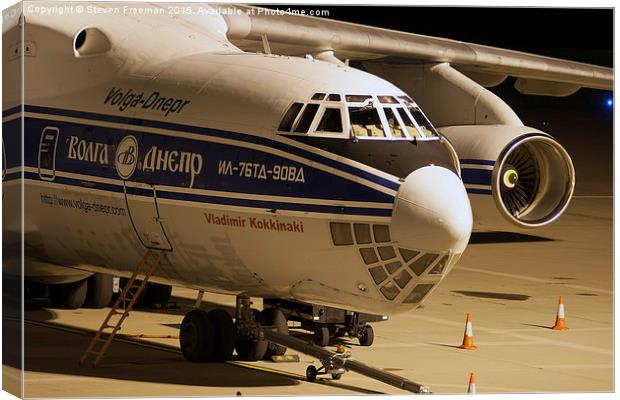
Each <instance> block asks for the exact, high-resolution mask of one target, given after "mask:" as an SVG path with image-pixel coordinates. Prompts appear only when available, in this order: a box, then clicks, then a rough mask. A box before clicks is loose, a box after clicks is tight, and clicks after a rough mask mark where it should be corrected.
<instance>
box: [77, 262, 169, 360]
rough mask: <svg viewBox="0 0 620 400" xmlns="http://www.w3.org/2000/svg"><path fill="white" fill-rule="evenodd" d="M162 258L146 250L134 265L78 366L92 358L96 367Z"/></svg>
mask: <svg viewBox="0 0 620 400" xmlns="http://www.w3.org/2000/svg"><path fill="white" fill-rule="evenodd" d="M163 257H164V252H163V251H159V250H148V251H147V252H146V254H144V256H143V257H142V259H141V260H140V262H139V263H138V264H137V265H136V267H135V269H134V271H133V274H132V275H131V278H129V281H128V282H127V284H126V285H125V287H124V288H123V291H122V292H121V294H120V295H119V296H118V297H117V298H116V301H115V302H114V305H113V306H112V309H110V312H109V313H108V316H107V317H106V318H105V319H104V320H103V323H102V324H101V327H99V330H98V331H97V333H96V334H95V337H93V339H92V340H91V341H90V344H89V345H88V347H87V348H86V351H85V352H84V354H83V355H82V357H81V358H80V364H84V362H85V361H86V359H88V357H89V356H94V357H95V360H94V361H93V367H96V366H97V364H98V363H99V361H100V360H101V357H103V355H104V354H105V352H106V351H107V350H108V347H110V344H111V343H112V340H113V339H114V336H115V335H116V334H117V332H118V331H119V330H120V329H121V325H122V324H123V321H125V318H127V317H128V316H129V312H130V311H131V310H132V307H133V306H134V304H135V303H136V301H137V300H138V297H140V293H142V290H143V289H144V287H145V286H146V283H147V282H148V280H149V278H150V277H151V275H152V274H153V272H154V271H155V269H156V268H157V267H158V266H159V264H160V263H161V261H162V258H163ZM140 276H142V277H140ZM138 282H139V283H138ZM127 302H128V303H127ZM115 318H118V319H116V322H114V319H115Z"/></svg>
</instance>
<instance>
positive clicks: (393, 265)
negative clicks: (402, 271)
mask: <svg viewBox="0 0 620 400" xmlns="http://www.w3.org/2000/svg"><path fill="white" fill-rule="evenodd" d="M402 265H403V264H402V263H401V262H400V261H393V262H391V263H387V264H385V269H387V270H388V272H389V273H390V274H393V273H394V272H396V271H398V269H399V268H400V267H401V266H402Z"/></svg>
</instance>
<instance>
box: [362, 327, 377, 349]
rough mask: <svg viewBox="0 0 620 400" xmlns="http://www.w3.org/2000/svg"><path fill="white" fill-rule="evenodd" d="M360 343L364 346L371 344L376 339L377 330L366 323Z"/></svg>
mask: <svg viewBox="0 0 620 400" xmlns="http://www.w3.org/2000/svg"><path fill="white" fill-rule="evenodd" d="M359 341H360V345H362V346H371V345H372V342H374V341H375V331H374V330H373V329H372V326H370V325H366V326H365V327H364V330H363V331H362V334H361V335H360V337H359Z"/></svg>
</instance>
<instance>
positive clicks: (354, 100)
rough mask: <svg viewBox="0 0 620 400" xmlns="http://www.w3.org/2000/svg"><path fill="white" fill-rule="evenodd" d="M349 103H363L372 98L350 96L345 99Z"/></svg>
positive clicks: (356, 95)
mask: <svg viewBox="0 0 620 400" xmlns="http://www.w3.org/2000/svg"><path fill="white" fill-rule="evenodd" d="M344 98H345V99H346V100H347V102H348V103H363V102H365V101H366V100H367V99H369V98H370V96H368V95H358V94H348V95H346V96H345V97H344Z"/></svg>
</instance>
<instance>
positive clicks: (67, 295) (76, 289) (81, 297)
mask: <svg viewBox="0 0 620 400" xmlns="http://www.w3.org/2000/svg"><path fill="white" fill-rule="evenodd" d="M87 281H88V279H82V280H81V281H77V282H71V283H62V284H58V285H50V286H49V289H50V300H51V301H52V305H53V306H54V307H57V308H67V309H73V310H74V309H76V308H80V307H82V306H83V305H84V301H85V300H86V292H87V289H88V282H87Z"/></svg>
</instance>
